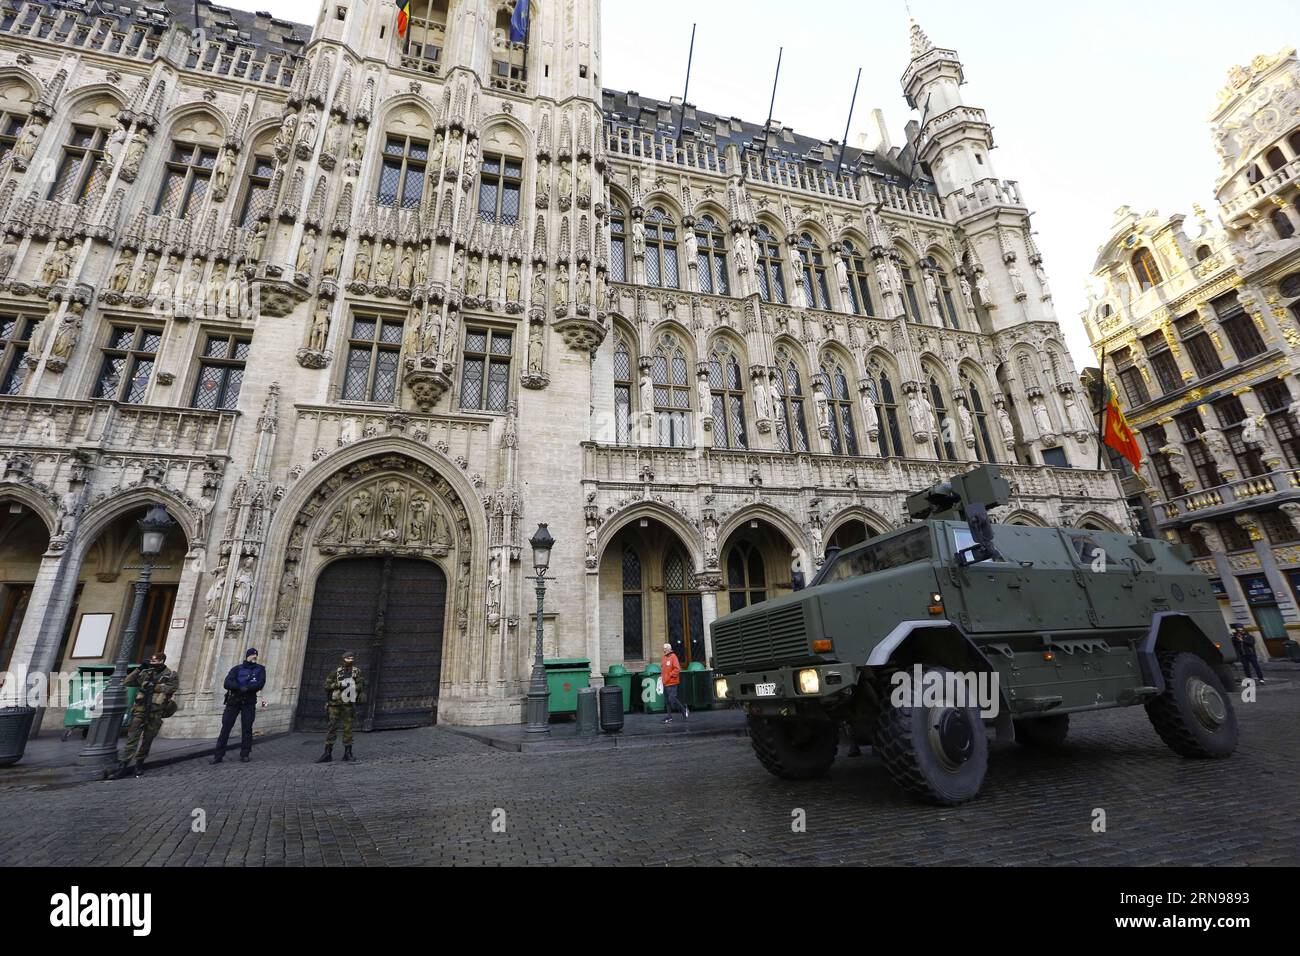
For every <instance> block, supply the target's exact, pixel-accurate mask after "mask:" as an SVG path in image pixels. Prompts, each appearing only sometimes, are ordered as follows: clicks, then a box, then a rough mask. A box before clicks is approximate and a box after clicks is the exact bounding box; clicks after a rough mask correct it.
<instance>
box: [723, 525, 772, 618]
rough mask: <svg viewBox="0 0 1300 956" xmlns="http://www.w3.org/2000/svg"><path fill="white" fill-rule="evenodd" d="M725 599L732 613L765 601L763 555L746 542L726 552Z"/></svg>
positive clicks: (765, 581) (765, 586)
mask: <svg viewBox="0 0 1300 956" xmlns="http://www.w3.org/2000/svg"><path fill="white" fill-rule="evenodd" d="M727 599H728V601H729V602H730V605H731V608H730V609H731V610H733V611H739V610H740V609H741V608H743V607H749V605H751V604H759V603H761V602H763V601H766V600H767V569H766V568H765V567H764V566H763V555H762V553H761V552H760V551H759V550H758V548H756V547H754V546H753V545H752V544H750V543H749V542H748V541H741V542H738V543H737V544H735V545H733V546H732V548H731V550H730V551H729V552H727Z"/></svg>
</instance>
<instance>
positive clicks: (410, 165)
mask: <svg viewBox="0 0 1300 956" xmlns="http://www.w3.org/2000/svg"><path fill="white" fill-rule="evenodd" d="M428 160H429V141H428V140H425V139H416V138H415V137H413V136H402V135H401V134H390V135H388V136H386V137H385V138H384V160H383V165H382V166H381V167H380V169H379V190H378V193H377V194H376V199H377V201H378V203H379V205H381V206H400V207H401V208H403V209H414V208H415V207H417V206H419V205H420V199H421V197H423V196H424V180H425V173H424V170H425V164H426V163H427V162H428Z"/></svg>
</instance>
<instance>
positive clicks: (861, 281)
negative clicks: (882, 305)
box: [844, 239, 876, 315]
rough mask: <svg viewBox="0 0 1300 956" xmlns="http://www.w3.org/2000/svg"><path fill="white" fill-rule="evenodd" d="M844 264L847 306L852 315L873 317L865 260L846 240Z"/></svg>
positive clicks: (872, 303)
mask: <svg viewBox="0 0 1300 956" xmlns="http://www.w3.org/2000/svg"><path fill="white" fill-rule="evenodd" d="M844 264H845V266H846V267H847V268H848V273H849V305H850V306H851V307H852V308H853V314H854V315H875V314H876V307H875V304H874V301H873V299H872V298H871V280H870V278H869V276H868V272H867V260H866V259H865V258H863V256H862V253H860V252H858V250H857V247H856V246H854V245H853V243H852V242H850V241H848V240H847V239H846V240H845V241H844Z"/></svg>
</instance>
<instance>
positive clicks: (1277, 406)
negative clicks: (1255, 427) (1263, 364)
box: [1255, 379, 1300, 468]
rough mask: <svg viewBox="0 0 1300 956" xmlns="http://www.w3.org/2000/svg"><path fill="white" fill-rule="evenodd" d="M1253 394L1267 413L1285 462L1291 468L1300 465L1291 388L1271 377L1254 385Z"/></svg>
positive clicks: (1299, 445) (1299, 440) (1298, 434)
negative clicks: (1270, 379)
mask: <svg viewBox="0 0 1300 956" xmlns="http://www.w3.org/2000/svg"><path fill="white" fill-rule="evenodd" d="M1255 394H1256V395H1258V396H1259V400H1260V403H1261V404H1262V405H1263V406H1264V410H1265V412H1266V413H1267V414H1268V424H1269V427H1270V428H1272V429H1273V435H1274V437H1275V438H1277V443H1278V444H1279V445H1281V446H1282V453H1283V454H1284V455H1286V460H1287V464H1288V465H1290V466H1291V467H1292V468H1297V467H1300V429H1298V428H1297V427H1296V417H1295V415H1293V414H1292V413H1291V390H1290V389H1289V388H1288V387H1287V384H1286V382H1284V381H1282V380H1280V379H1273V380H1272V381H1269V382H1264V383H1262V384H1260V385H1256V386H1255Z"/></svg>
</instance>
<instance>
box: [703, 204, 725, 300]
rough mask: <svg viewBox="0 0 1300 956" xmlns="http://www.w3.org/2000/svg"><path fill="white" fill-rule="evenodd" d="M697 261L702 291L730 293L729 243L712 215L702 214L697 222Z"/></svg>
mask: <svg viewBox="0 0 1300 956" xmlns="http://www.w3.org/2000/svg"><path fill="white" fill-rule="evenodd" d="M695 238H696V240H697V245H696V253H695V263H696V265H697V266H698V267H699V275H700V291H701V292H709V293H713V294H715V295H730V294H731V284H730V282H728V280H727V244H726V239H725V237H724V236H723V234H722V230H721V229H720V228H718V224H717V222H715V221H714V219H713V217H712V216H701V217H700V220H699V222H697V223H696V224H695Z"/></svg>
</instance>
